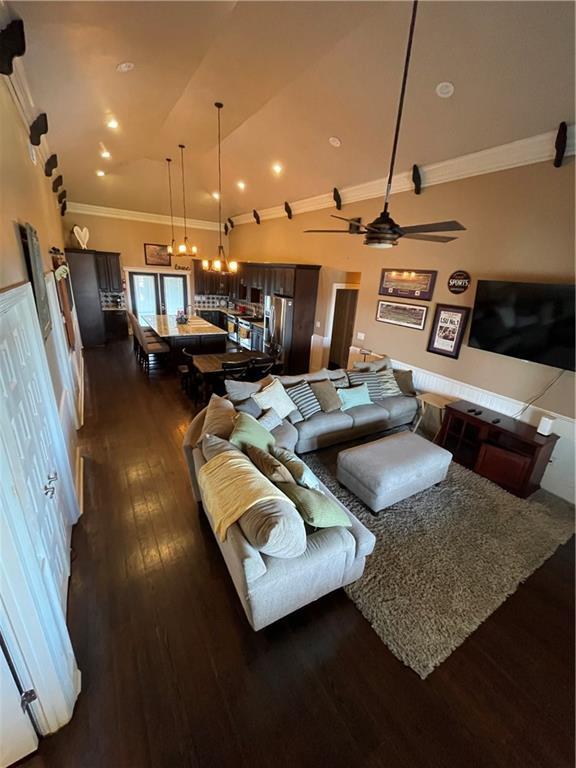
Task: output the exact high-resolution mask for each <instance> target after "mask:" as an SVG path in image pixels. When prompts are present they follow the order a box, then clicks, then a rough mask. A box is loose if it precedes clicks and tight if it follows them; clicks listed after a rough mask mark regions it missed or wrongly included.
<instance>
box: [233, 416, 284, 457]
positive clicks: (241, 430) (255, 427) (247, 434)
mask: <svg viewBox="0 0 576 768" xmlns="http://www.w3.org/2000/svg"><path fill="white" fill-rule="evenodd" d="M230 442H231V443H232V445H236V446H237V447H238V448H240V449H241V450H242V451H245V450H246V448H247V447H248V446H249V445H255V446H256V447H257V448H262V450H263V451H269V450H270V448H271V447H272V446H273V445H274V443H275V442H276V440H275V438H274V435H272V434H271V433H270V432H268V430H267V429H264V427H263V426H262V425H261V424H259V423H258V421H257V420H256V419H255V418H254V417H253V416H250V415H249V414H247V413H239V414H238V416H237V418H236V421H235V422H234V429H233V431H232V434H231V435H230Z"/></svg>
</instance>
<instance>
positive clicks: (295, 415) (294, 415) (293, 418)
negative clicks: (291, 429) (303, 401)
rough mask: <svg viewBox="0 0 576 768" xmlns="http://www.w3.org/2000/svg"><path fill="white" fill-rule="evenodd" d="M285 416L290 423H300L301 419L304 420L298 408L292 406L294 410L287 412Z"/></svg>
mask: <svg viewBox="0 0 576 768" xmlns="http://www.w3.org/2000/svg"><path fill="white" fill-rule="evenodd" d="M286 418H287V419H288V421H289V422H290V424H300V422H301V421H304V416H302V414H301V413H300V411H299V410H298V408H294V410H293V411H292V412H291V413H289V414H288V416H287V417H286Z"/></svg>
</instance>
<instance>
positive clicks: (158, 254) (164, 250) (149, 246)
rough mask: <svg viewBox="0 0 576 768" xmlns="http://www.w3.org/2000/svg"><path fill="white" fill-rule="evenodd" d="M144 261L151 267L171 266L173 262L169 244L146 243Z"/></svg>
mask: <svg viewBox="0 0 576 768" xmlns="http://www.w3.org/2000/svg"><path fill="white" fill-rule="evenodd" d="M144 261H145V263H146V264H147V265H148V266H149V267H169V266H171V264H172V261H171V256H170V254H169V253H168V246H167V245H158V243H144Z"/></svg>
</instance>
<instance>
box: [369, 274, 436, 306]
mask: <svg viewBox="0 0 576 768" xmlns="http://www.w3.org/2000/svg"><path fill="white" fill-rule="evenodd" d="M437 274H438V273H437V272H436V271H434V270H429V269H427V270H422V269H418V270H414V269H383V270H382V275H381V277H380V290H379V294H380V296H396V297H398V298H399V299H420V300H421V301H430V300H431V299H432V294H433V293H434V284H435V283H436V275H437Z"/></svg>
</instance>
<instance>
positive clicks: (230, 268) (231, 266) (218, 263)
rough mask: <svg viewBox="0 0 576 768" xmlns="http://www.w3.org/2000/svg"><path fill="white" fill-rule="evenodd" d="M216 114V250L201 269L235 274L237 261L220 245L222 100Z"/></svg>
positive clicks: (203, 263)
mask: <svg viewBox="0 0 576 768" xmlns="http://www.w3.org/2000/svg"><path fill="white" fill-rule="evenodd" d="M214 106H215V107H216V109H217V114H218V252H217V254H216V258H215V259H212V260H209V259H203V260H202V269H204V270H205V271H206V272H218V273H219V274H221V275H229V274H235V273H236V272H238V262H237V261H228V259H227V258H226V253H225V251H224V246H223V245H222V142H221V137H220V110H221V109H222V107H223V106H224V105H223V104H222V102H220V101H217V102H215V103H214Z"/></svg>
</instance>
